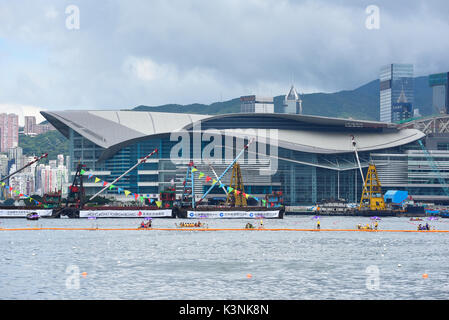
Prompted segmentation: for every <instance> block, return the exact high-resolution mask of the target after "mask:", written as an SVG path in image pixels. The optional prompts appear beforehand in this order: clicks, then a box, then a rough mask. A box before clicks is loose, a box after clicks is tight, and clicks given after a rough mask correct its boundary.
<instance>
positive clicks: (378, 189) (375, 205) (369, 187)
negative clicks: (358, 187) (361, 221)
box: [359, 163, 386, 210]
mask: <svg viewBox="0 0 449 320" xmlns="http://www.w3.org/2000/svg"><path fill="white" fill-rule="evenodd" d="M364 208H367V209H369V210H385V209H386V207H385V201H384V198H383V195H382V186H381V185H380V181H379V177H378V175H377V170H376V166H375V165H374V164H372V163H370V165H369V167H368V172H367V173H366V179H365V184H364V185H363V192H362V197H361V198H360V204H359V210H362V209H364Z"/></svg>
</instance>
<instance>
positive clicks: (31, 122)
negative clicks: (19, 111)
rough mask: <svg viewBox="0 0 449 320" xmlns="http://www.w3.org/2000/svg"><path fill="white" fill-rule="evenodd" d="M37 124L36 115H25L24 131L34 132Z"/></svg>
mask: <svg viewBox="0 0 449 320" xmlns="http://www.w3.org/2000/svg"><path fill="white" fill-rule="evenodd" d="M35 126H36V117H34V116H25V127H24V128H23V133H24V134H26V135H29V134H33V133H34V130H35Z"/></svg>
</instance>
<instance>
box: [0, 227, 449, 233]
mask: <svg viewBox="0 0 449 320" xmlns="http://www.w3.org/2000/svg"><path fill="white" fill-rule="evenodd" d="M40 230H53V231H304V232H306V231H313V232H338V231H340V232H349V231H355V232H420V233H448V232H449V230H388V229H380V230H359V229H297V228H255V229H246V228H50V227H48V228H43V227H41V228H0V231H40Z"/></svg>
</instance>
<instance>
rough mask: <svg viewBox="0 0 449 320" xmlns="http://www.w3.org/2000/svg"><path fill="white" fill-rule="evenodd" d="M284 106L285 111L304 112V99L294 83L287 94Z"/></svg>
mask: <svg viewBox="0 0 449 320" xmlns="http://www.w3.org/2000/svg"><path fill="white" fill-rule="evenodd" d="M283 107H284V110H283V113H294V114H302V100H301V98H300V97H299V94H298V92H296V89H295V88H294V87H293V85H292V86H291V88H290V91H289V92H288V93H287V94H286V95H285V98H284V105H283Z"/></svg>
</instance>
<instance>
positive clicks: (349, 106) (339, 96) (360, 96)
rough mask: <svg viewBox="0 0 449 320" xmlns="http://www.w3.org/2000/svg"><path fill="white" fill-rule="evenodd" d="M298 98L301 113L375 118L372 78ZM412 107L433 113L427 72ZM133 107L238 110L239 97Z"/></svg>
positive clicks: (376, 90)
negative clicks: (358, 85)
mask: <svg viewBox="0 0 449 320" xmlns="http://www.w3.org/2000/svg"><path fill="white" fill-rule="evenodd" d="M287 89H288V88H287ZM286 91H287V90H286ZM301 98H302V100H303V113H304V114H308V115H316V116H326V117H337V118H349V117H352V118H353V119H360V120H379V80H373V81H371V82H369V83H367V84H365V85H363V86H361V87H359V88H356V89H354V90H343V91H339V92H335V93H310V94H304V95H302V96H301ZM283 100H284V95H279V96H276V97H274V109H275V112H276V111H277V110H279V109H280V106H281V105H282V102H283ZM414 108H419V110H420V113H421V114H422V115H423V116H425V115H431V114H432V113H433V112H432V89H431V88H430V87H429V85H428V77H427V76H423V77H416V78H415V102H414ZM133 110H137V111H139V110H140V111H155V112H174V113H197V114H225V113H238V112H240V99H239V98H235V99H232V100H228V101H224V102H215V103H212V104H209V105H206V104H199V103H195V104H189V105H179V104H165V105H161V106H144V105H141V106H138V107H136V108H134V109H133Z"/></svg>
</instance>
